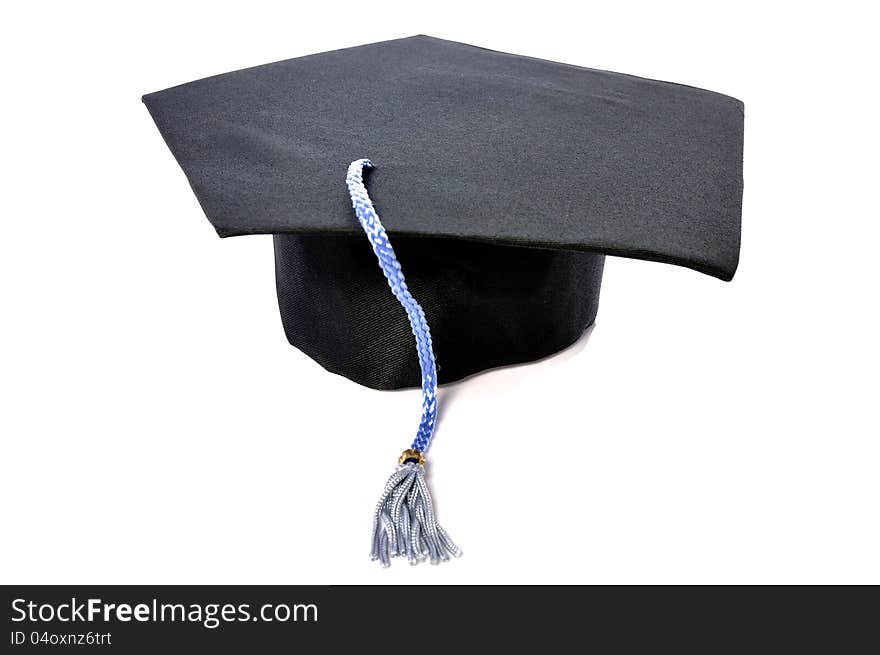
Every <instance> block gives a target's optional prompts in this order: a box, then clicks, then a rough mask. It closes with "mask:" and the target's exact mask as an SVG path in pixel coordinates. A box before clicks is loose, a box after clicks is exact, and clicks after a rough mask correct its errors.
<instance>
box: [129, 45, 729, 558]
mask: <svg viewBox="0 0 880 655" xmlns="http://www.w3.org/2000/svg"><path fill="white" fill-rule="evenodd" d="M144 102H145V103H146V105H147V108H148V109H149V111H150V113H151V115H152V117H153V119H154V120H155V122H156V125H157V126H158V128H159V130H160V132H161V133H162V136H163V137H164V138H165V141H166V142H167V144H168V146H169V148H170V149H171V152H172V153H173V154H174V156H175V157H176V159H177V161H178V163H179V164H180V166H181V167H182V168H183V170H184V172H185V174H186V176H187V178H188V179H189V182H190V184H191V186H192V188H193V191H194V192H195V195H196V197H197V198H198V200H199V202H200V203H201V206H202V208H203V209H204V212H205V214H206V215H207V217H208V219H209V220H210V221H211V223H212V224H213V226H214V227H215V228H216V230H217V232H218V233H219V234H220V236H223V237H226V236H236V235H245V234H272V235H274V237H273V238H274V246H275V262H276V282H277V291H278V301H279V306H280V309H281V317H282V322H283V325H284V330H285V333H286V336H287V339H288V340H289V341H290V343H291V344H293V345H294V346H296V347H297V348H299V349H300V350H302V351H303V352H305V353H306V354H307V355H309V356H310V357H311V358H312V359H314V360H315V361H317V362H318V363H319V364H321V365H322V366H323V367H324V368H326V369H327V370H328V371H331V372H333V373H338V374H340V375H344V376H345V377H347V378H349V379H351V380H354V381H355V382H358V383H360V384H363V385H366V386H368V387H372V388H375V389H398V388H404V387H413V386H419V385H421V387H422V390H423V394H422V396H423V403H422V419H421V422H420V424H419V427H418V429H417V432H416V437H415V440H414V441H413V443H412V445H411V446H410V448H409V449H407V450H406V451H404V453H403V454H402V455H401V457H400V460H399V464H398V468H397V470H396V471H395V472H394V474H393V475H392V476H391V478H390V479H389V480H388V483H387V484H386V486H385V489H384V491H383V493H382V496H381V498H380V501H379V503H378V505H377V509H376V512H375V515H374V521H373V545H372V556H373V558H374V559H379V560H380V561H381V562H382V563H383V564H386V565H387V564H388V562H389V558H390V557H393V556H396V555H401V556H406V557H407V558H408V559H409V560H410V561H411V562H413V563H415V562H417V561H419V560H421V559H430V560H431V561H432V562H437V561H441V560H443V559H447V558H448V557H449V555H457V554H459V553H460V551H459V549H458V547H457V546H455V544H454V543H453V542H452V540H451V539H450V538H449V536H448V535H447V534H446V532H444V531H443V529H442V528H441V527H440V526H439V525H438V524H437V521H436V518H435V516H434V511H433V507H432V503H431V498H430V494H429V492H428V488H427V485H426V483H425V477H424V466H425V452H426V451H427V449H428V446H429V443H430V439H431V436H432V433H433V430H434V422H435V417H436V411H437V396H436V389H437V384H438V383H444V382H453V381H455V380H459V379H461V378H463V377H466V376H468V375H471V374H474V373H477V372H479V371H483V370H486V369H489V368H493V367H497V366H502V365H507V364H514V363H520V362H527V361H531V360H535V359H539V358H542V357H545V356H547V355H550V354H552V353H554V352H557V351H559V350H561V349H563V348H565V347H566V346H568V345H570V344H572V343H573V342H574V341H576V340H577V339H578V338H579V337H580V336H581V334H582V333H583V332H584V330H585V329H586V328H588V327H589V326H590V325H591V324H592V323H593V321H594V319H595V317H596V312H597V309H598V300H599V288H600V284H601V281H602V267H603V262H604V257H605V256H606V255H616V256H623V257H633V258H638V259H646V260H652V261H656V262H664V263H668V264H676V265H680V266H685V267H688V268H691V269H694V270H696V271H699V272H701V273H705V274H708V275H712V276H715V277H717V278H720V279H722V280H730V279H731V278H732V277H733V274H734V272H735V270H736V266H737V261H738V258H739V243H740V215H741V201H742V140H743V105H742V103H741V102H740V101H738V100H735V99H733V98H730V97H728V96H725V95H721V94H718V93H714V92H711V91H705V90H702V89H697V88H694V87H690V86H684V85H680V84H673V83H669V82H660V81H656V80H649V79H644V78H640V77H634V76H631V75H623V74H619V73H611V72H607V71H599V70H593V69H589V68H582V67H579V66H571V65H567V64H561V63H555V62H550V61H544V60H540V59H534V58H531V57H522V56H517V55H511V54H506V53H502V52H495V51H492V50H486V49H483V48H477V47H474V46H470V45H465V44H461V43H454V42H450V41H445V40H441V39H436V38H432V37H427V36H415V37H411V38H405V39H397V40H393V41H386V42H382V43H375V44H371V45H365V46H360V47H355V48H347V49H344V50H337V51H333V52H326V53H323V54H317V55H311V56H307V57H300V58H297V59H290V60H287V61H281V62H277V63H273V64H267V65H264V66H257V67H255V68H249V69H246V70H240V71H236V72H232V73H226V74H224V75H218V76H215V77H210V78H207V79H203V80H199V81H196V82H191V83H189V84H184V85H182V86H177V87H173V88H170V89H167V90H165V91H159V92H156V93H151V94H148V95H146V96H144ZM367 158H369V159H367ZM368 189H369V191H368ZM371 197H372V199H374V200H375V205H374V204H373V201H372V200H371ZM380 214H381V216H382V217H383V220H384V222H385V227H383V225H382V222H380V219H379V215H380ZM386 229H387V232H386ZM365 234H366V236H367V238H366V239H365V238H364V235H365ZM389 237H390V238H389ZM392 240H393V248H392V244H391V241H392ZM377 260H378V263H379V266H377V265H376V263H377ZM404 273H405V274H406V277H405V278H404ZM389 287H390V290H391V292H390V293H389ZM416 299H418V301H417V300H416ZM401 308H402V309H401ZM429 326H430V328H429ZM414 346H415V347H414ZM435 353H436V355H437V360H436V363H435V358H434V354H435Z"/></svg>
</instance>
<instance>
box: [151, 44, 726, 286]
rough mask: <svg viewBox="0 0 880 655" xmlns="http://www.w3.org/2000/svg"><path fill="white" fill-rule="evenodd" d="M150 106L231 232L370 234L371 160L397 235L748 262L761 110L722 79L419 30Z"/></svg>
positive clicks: (162, 98) (221, 227)
mask: <svg viewBox="0 0 880 655" xmlns="http://www.w3.org/2000/svg"><path fill="white" fill-rule="evenodd" d="M144 102H145V103H146V105H147V107H148V109H149V111H150V113H151V115H152V116H153V118H154V120H155V122H156V124H157V126H158V127H159V129H160V131H161V133H162V135H163V136H164V138H165V140H166V142H167V143H168V146H169V147H170V149H171V151H172V152H173V154H174V156H175V157H176V158H177V160H178V162H179V163H180V165H181V167H182V168H183V170H184V172H185V173H186V175H187V178H188V179H189V181H190V184H191V186H192V188H193V190H194V191H195V194H196V196H197V197H198V199H199V202H200V203H201V205H202V207H203V209H204V211H205V214H206V215H207V217H208V219H209V220H210V221H211V223H212V224H213V225H214V227H215V228H216V229H217V231H218V233H219V234H220V235H221V236H233V235H242V234H258V233H273V234H278V233H326V234H338V233H344V234H356V233H358V231H359V230H360V227H359V226H358V224H357V221H356V220H355V218H354V215H353V212H352V209H351V204H350V201H349V198H348V193H347V191H346V188H345V184H344V179H345V173H346V169H347V167H348V165H349V163H350V162H352V161H353V160H356V159H360V158H369V159H371V160H372V162H373V164H374V165H375V169H373V170H372V171H371V172H370V173H369V174H368V176H367V178H366V183H367V187H368V189H369V191H370V195H371V196H372V198H373V199H374V201H375V204H376V208H377V210H378V212H379V214H380V215H381V217H382V221H383V222H384V223H385V225H386V227H387V228H388V231H389V234H391V235H392V238H393V236H394V235H395V234H401V235H410V236H426V237H448V238H455V239H467V240H474V241H481V242H487V243H498V244H504V245H520V246H530V247H539V248H554V249H565V250H582V251H593V252H600V253H605V254H610V255H621V256H626V257H636V258H641V259H649V260H654V261H662V262H668V263H672V264H678V265H682V266H687V267H689V268H693V269H696V270H698V271H701V272H703V273H707V274H709V275H713V276H716V277H719V278H722V279H725V280H728V279H730V278H732V277H733V274H734V272H735V271H736V266H737V261H738V258H739V243H740V215H741V200H742V141H743V105H742V103H741V102H740V101H739V100H736V99H733V98H730V97H728V96H725V95H721V94H718V93H714V92H711V91H704V90H701V89H697V88H693V87H690V86H683V85H679V84H672V83H669V82H659V81H655V80H648V79H644V78H639V77H633V76H630V75H623V74H619V73H611V72H607V71H599V70H593V69H589V68H582V67H579V66H570V65H567V64H560V63H555V62H550V61H544V60H540V59H534V58H530V57H522V56H517V55H511V54H506V53H502V52H495V51H492V50H486V49H483V48H477V47H474V46H470V45H465V44H461V43H454V42H450V41H445V40H441V39H436V38H432V37H428V36H414V37H410V38H405V39H398V40H394V41H386V42H382V43H375V44H371V45H364V46H359V47H354V48H347V49H344V50H336V51H333V52H326V53H322V54H317V55H311V56H307V57H299V58H297V59H290V60H287V61H281V62H277V63H272V64H266V65H264V66H257V67H255V68H249V69H245V70H240V71H235V72H232V73H226V74H223V75H217V76H215V77H210V78H207V79H203V80H199V81H196V82H190V83H188V84H184V85H181V86H176V87H173V88H170V89H167V90H164V91H159V92H156V93H151V94H148V95H146V96H144Z"/></svg>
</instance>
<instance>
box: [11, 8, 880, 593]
mask: <svg viewBox="0 0 880 655" xmlns="http://www.w3.org/2000/svg"><path fill="white" fill-rule="evenodd" d="M832 6H833V7H834V10H833V11H825V10H822V9H819V8H817V7H815V6H811V5H810V4H809V3H787V4H786V3H778V4H777V3H755V4H753V5H750V4H747V3H740V4H737V5H735V6H734V5H730V4H729V3H728V4H727V5H725V6H724V9H717V8H713V7H712V3H705V2H694V3H668V2H664V3H645V4H639V5H634V4H630V3H624V2H613V3H609V2H602V3H590V2H576V3H575V2H572V3H570V4H563V3H553V2H539V3H525V4H522V5H517V4H516V3H511V2H503V3H482V2H474V1H472V2H465V3H457V2H442V3H432V4H424V5H422V4H421V3H416V2H388V1H386V2H362V3H350V4H348V5H346V4H345V3H340V2H332V3H329V2H328V3H307V4H306V5H305V6H303V7H297V3H293V2H283V3H277V4H265V3H260V2H253V1H249V2H240V3H226V2H216V1H215V2H211V3H204V4H194V3H182V2H173V3H160V2H150V3H146V4H144V5H143V8H141V9H136V8H133V6H129V3H105V4H100V3H60V2H59V3H55V4H54V5H45V4H42V3H41V4H40V5H37V4H36V3H33V4H31V5H19V6H18V7H17V8H14V9H13V8H10V7H7V8H6V9H5V11H4V18H3V38H2V39H0V48H2V60H3V84H2V90H3V96H4V98H3V101H2V105H0V106H2V109H0V111H2V116H3V121H2V127H3V140H2V146H0V152H2V158H3V160H2V161H3V190H2V195H0V203H2V205H0V206H2V215H0V218H2V237H0V274H2V287H0V289H2V305H0V312H2V319H0V331H2V332H0V403H2V412H0V439H2V441H0V444H2V453H0V512H2V515H0V526H2V528H0V535H2V536H0V581H2V582H4V583H26V582H29V583H85V582H92V583H382V582H396V583H402V582H419V583H445V582H459V583H482V582H496V583H507V582H510V583H513V582H534V583H537V582H562V583H566V582H572V583H867V582H872V583H880V557H878V553H880V524H878V498H880V474H878V472H880V444H878V436H880V430H878V426H877V404H878V364H880V361H878V359H880V358H878V347H877V341H878V333H877V331H878V327H880V326H878V318H877V304H878V303H877V296H878V293H877V277H878V273H877V263H876V260H875V257H876V253H877V251H878V247H880V246H878V237H880V233H878V213H880V210H878V201H877V185H878V165H877V153H878V149H880V143H878V135H877V127H876V125H877V112H878V103H877V98H876V95H875V94H876V89H877V72H876V68H875V67H874V65H873V64H876V61H877V54H878V53H877V52H876V48H875V47H874V46H873V45H872V42H875V40H876V33H875V30H874V28H875V27H876V22H875V21H873V19H870V17H869V16H868V15H867V13H866V12H864V11H862V10H860V9H858V8H857V7H858V6H859V4H858V3H852V4H848V3H840V2H838V3H834V4H833V5H832ZM866 6H867V5H866ZM423 7H424V8H423ZM750 7H754V9H751V8H750ZM417 33H427V34H430V35H433V36H438V37H443V38H447V39H452V40H458V41H464V42H467V43H472V44H474V45H480V46H484V47H489V48H493V49H497V50H502V51H508V52H515V53H519V54H525V55H531V56H535V57H541V58H546V59H551V60H557V61H564V62H568V63H572V64H578V65H584V66H589V67H593V68H601V69H609V70H615V71H621V72H626V73H632V74H636V75H642V76H645V77H651V78H659V79H663V80H671V81H677V82H682V83H686V84H691V85H695V86H699V87H704V88H708V89H712V90H715V91H719V92H722V93H726V94H729V95H732V96H734V97H737V98H740V99H742V100H743V101H744V102H745V106H746V142H745V180H746V182H745V200H744V210H743V242H742V258H741V262H740V268H739V272H738V274H737V276H736V278H735V279H734V281H733V282H732V283H730V284H725V283H723V282H720V281H718V280H715V279H712V278H709V277H705V276H702V275H699V274H697V273H695V272H693V271H689V270H684V269H679V268H675V267H672V266H666V265H659V264H652V263H645V262H638V261H628V260H618V259H609V260H608V263H607V266H606V272H605V282H604V286H603V288H602V301H601V305H600V309H599V318H598V321H597V323H596V326H595V328H594V329H593V330H592V331H591V333H590V334H589V336H588V337H585V338H584V339H582V340H581V341H580V342H579V343H577V344H576V345H575V346H574V347H572V348H570V349H569V350H567V351H566V352H564V353H562V354H559V355H557V356H555V357H553V358H551V359H549V360H547V361H544V362H540V363H535V364H532V365H527V366H520V367H514V368H508V369H505V370H499V371H494V372H490V373H486V374H483V375H480V376H477V377H475V378H473V379H471V380H468V381H466V382H464V383H461V384H456V385H453V386H451V387H448V388H445V389H444V390H443V392H442V396H441V403H442V412H443V415H442V420H441V422H440V425H439V428H438V430H437V433H436V439H435V442H434V447H433V449H432V452H431V460H432V463H433V464H432V467H431V469H430V471H431V480H432V486H433V489H434V495H435V498H436V499H437V502H438V505H439V515H440V519H441V521H442V523H443V524H444V525H445V527H446V528H447V529H448V530H449V531H450V533H451V534H452V535H453V536H454V537H455V539H456V540H457V541H458V542H459V543H460V544H461V545H462V547H463V548H464V551H465V555H464V557H462V558H461V559H459V560H456V561H454V562H452V563H450V564H445V565H443V566H441V567H430V566H420V567H416V568H412V567H409V566H407V565H406V564H405V562H402V561H395V563H394V565H393V566H392V567H391V569H390V570H381V569H380V568H379V567H378V566H377V565H376V564H375V563H373V562H370V561H369V559H368V558H367V550H368V542H369V527H370V517H371V513H372V510H373V506H374V502H375V500H376V498H377V496H378V493H379V491H380V488H381V487H382V485H383V484H384V482H385V478H386V477H387V475H388V474H389V473H390V472H391V470H392V469H393V467H394V462H395V458H396V456H397V455H398V453H399V451H400V450H401V449H402V448H403V447H405V446H406V445H407V444H408V443H409V441H410V439H411V435H412V433H413V430H414V427H415V425H416V422H417V420H418V411H419V397H418V392H416V391H407V392H398V393H382V392H376V391H371V390H368V389H365V388H362V387H359V386H357V385H356V384H354V383H352V382H349V381H347V380H345V379H343V378H341V377H337V376H334V375H331V374H329V373H326V372H325V371H323V369H321V368H320V367H319V366H318V365H317V364H315V363H313V362H312V361H311V360H310V359H308V358H307V357H306V356H305V355H303V354H301V353H299V352H298V351H296V350H294V349H293V348H291V347H290V346H289V345H288V344H287V342H286V340H285V338H284V334H283V331H282V328H281V323H280V319H279V315H278V309H277V304H276V298H275V290H274V273H273V259H272V242H271V238H270V237H268V236H260V237H247V238H236V239H227V240H220V239H218V238H217V237H216V235H215V233H214V232H213V230H212V228H211V227H210V225H209V224H208V222H207V220H206V219H205V218H204V216H203V214H202V212H201V211H200V209H199V207H198V204H197V202H196V200H195V198H194V196H193V195H192V193H191V191H190V189H189V187H188V184H187V182H186V179H185V178H184V175H183V174H182V172H181V171H180V169H179V168H178V166H177V164H176V163H175V162H174V160H173V158H172V156H171V154H170V152H169V151H168V150H167V148H166V146H165V144H164V143H163V141H162V138H161V137H160V135H159V133H158V131H157V130H156V128H155V126H154V125H153V123H152V121H151V120H150V118H149V116H148V114H147V111H146V109H145V108H144V106H143V105H142V104H141V101H140V96H141V95H142V94H143V93H146V92H150V91H155V90H159V89H163V88H166V87H168V86H172V85H175V84H179V83H183V82H187V81H190V80H194V79H197V78H201V77H205V76H208V75H212V74H216V73H222V72H226V71H229V70H233V69H238V68H242V67H246V66H252V65H257V64H262V63H266V62H270V61H275V60H279V59H286V58H290V57H296V56H299V55H305V54H310V53H314V52H321V51H325V50H330V49H335V48H340V47H345V46H351V45H358V44H361V43H369V42H373V41H380V40H384V39H389V38H396V37H400V36H408V35H412V34H417ZM872 60H873V61H872Z"/></svg>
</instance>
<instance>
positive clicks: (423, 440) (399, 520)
mask: <svg viewBox="0 0 880 655" xmlns="http://www.w3.org/2000/svg"><path fill="white" fill-rule="evenodd" d="M371 167H372V163H371V162H370V160H369V159H359V160H357V161H355V162H352V163H351V165H350V166H349V167H348V174H347V175H346V178H345V184H346V186H347V187H348V193H349V195H350V196H351V204H352V207H353V208H354V213H355V215H356V216H357V219H358V222H360V224H361V227H362V228H363V230H364V232H365V233H366V235H367V238H368V239H369V240H370V244H371V245H372V247H373V252H374V253H375V255H376V258H377V259H378V260H379V267H380V268H381V269H382V273H383V274H384V275H385V278H386V279H387V280H388V286H389V287H391V292H392V293H393V294H394V297H395V298H397V300H398V302H400V304H401V305H402V306H403V308H404V310H406V315H407V318H408V319H409V322H410V325H411V326H412V331H413V336H414V337H415V341H416V352H417V354H418V358H419V366H420V368H421V371H422V418H421V421H420V422H419V427H418V430H417V431H416V436H415V439H414V440H413V442H412V445H411V446H410V449H409V450H405V451H404V453H403V455H401V457H400V461H399V466H398V468H397V470H396V471H395V472H394V473H393V474H392V475H391V477H390V478H389V479H388V482H387V483H386V484H385V490H384V491H383V492H382V497H381V498H380V499H379V503H378V505H377V506H376V512H375V514H374V516H373V545H372V548H371V551H370V554H371V557H372V558H373V559H378V560H379V562H380V563H381V564H382V565H383V566H388V565H389V564H390V563H391V558H392V557H397V556H405V557H407V558H408V559H409V561H410V563H411V564H417V563H418V562H419V561H421V560H423V559H428V560H430V561H431V563H432V564H437V563H439V562H441V561H443V560H447V559H449V556H450V555H453V556H456V557H457V556H458V555H460V554H461V550H460V549H459V548H458V546H456V545H455V544H454V543H453V542H452V540H451V539H450V538H449V536H448V535H447V534H446V532H444V530H443V528H441V527H440V525H439V524H438V523H437V520H436V518H435V517H434V505H433V503H432V501H431V494H430V492H429V491H428V485H427V483H426V482H425V458H424V455H423V453H424V452H426V451H427V450H428V446H429V445H430V443H431V437H432V436H433V433H434V425H435V423H436V422H437V365H436V363H435V361H434V350H433V345H432V342H431V331H430V329H429V328H428V321H427V319H426V318H425V312H424V311H423V310H422V307H421V305H419V303H418V302H417V301H416V299H415V298H413V297H412V294H411V293H410V292H409V288H408V287H407V285H406V280H405V279H404V277H403V270H402V269H401V267H400V262H398V261H397V256H396V255H395V254H394V249H393V248H392V247H391V242H390V241H389V240H388V235H387V234H386V232H385V228H384V227H383V226H382V223H381V222H380V221H379V216H378V215H377V214H376V209H375V208H374V207H373V203H372V201H371V200H370V196H369V194H368V193H367V189H366V187H364V181H363V169H365V168H371Z"/></svg>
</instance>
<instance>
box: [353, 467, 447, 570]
mask: <svg viewBox="0 0 880 655" xmlns="http://www.w3.org/2000/svg"><path fill="white" fill-rule="evenodd" d="M370 555H371V557H372V559H374V560H379V562H380V563H381V564H382V566H389V565H390V564H391V558H392V557H406V558H407V559H408V560H409V563H410V564H418V563H419V562H420V561H422V560H429V561H430V562H431V564H439V563H440V562H443V561H446V560H448V559H449V557H450V555H451V556H453V557H458V556H459V555H461V549H460V548H459V547H458V546H456V545H455V544H454V543H453V541H452V539H450V538H449V535H447V534H446V532H445V531H444V530H443V528H441V527H440V525H439V524H438V523H437V520H436V518H435V516H434V504H433V502H432V501H431V493H430V491H428V484H427V482H425V467H424V465H423V464H421V463H419V462H417V461H406V462H404V463H402V464H400V466H398V467H397V470H396V471H395V472H394V473H393V474H392V475H391V477H390V478H388V482H386V483H385V490H384V491H383V492H382V497H381V498H380V499H379V503H378V504H377V505H376V512H375V514H374V516H373V546H372V550H371V552H370Z"/></svg>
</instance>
